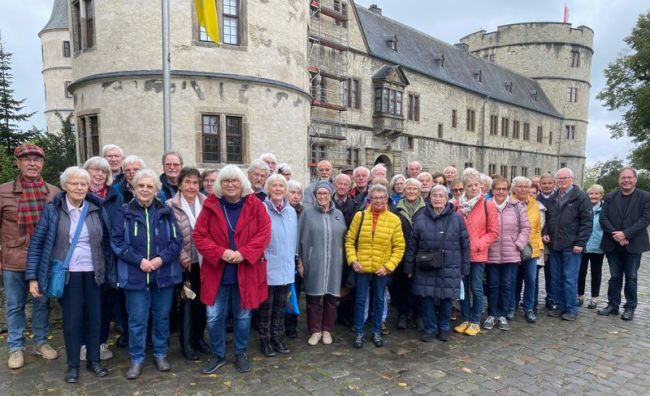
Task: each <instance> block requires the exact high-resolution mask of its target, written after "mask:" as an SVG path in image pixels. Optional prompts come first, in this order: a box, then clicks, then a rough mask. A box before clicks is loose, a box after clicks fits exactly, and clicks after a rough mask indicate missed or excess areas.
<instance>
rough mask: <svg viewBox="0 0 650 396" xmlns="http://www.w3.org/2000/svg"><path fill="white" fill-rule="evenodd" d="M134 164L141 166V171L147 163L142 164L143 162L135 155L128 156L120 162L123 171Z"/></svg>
mask: <svg viewBox="0 0 650 396" xmlns="http://www.w3.org/2000/svg"><path fill="white" fill-rule="evenodd" d="M136 162H139V163H140V165H142V169H144V168H146V167H147V163H146V162H144V160H143V159H142V158H140V157H138V156H137V155H129V156H128V157H126V158H124V161H122V169H125V168H126V167H127V166H129V165H131V164H135V163H136Z"/></svg>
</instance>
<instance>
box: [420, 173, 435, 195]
mask: <svg viewBox="0 0 650 396" xmlns="http://www.w3.org/2000/svg"><path fill="white" fill-rule="evenodd" d="M418 181H419V182H420V184H421V185H422V187H421V188H420V195H421V196H422V198H424V199H425V200H426V201H429V194H430V193H431V187H433V184H434V183H433V176H432V175H431V173H429V172H422V173H420V174H419V175H418Z"/></svg>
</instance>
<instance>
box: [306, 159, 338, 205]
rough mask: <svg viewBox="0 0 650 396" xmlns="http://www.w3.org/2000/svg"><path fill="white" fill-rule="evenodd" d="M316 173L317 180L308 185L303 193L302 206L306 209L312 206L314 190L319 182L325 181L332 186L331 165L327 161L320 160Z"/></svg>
mask: <svg viewBox="0 0 650 396" xmlns="http://www.w3.org/2000/svg"><path fill="white" fill-rule="evenodd" d="M316 172H318V180H316V181H315V182H313V183H312V184H310V185H308V186H307V187H306V188H305V193H304V194H303V196H304V198H303V201H302V205H303V206H304V207H305V208H308V207H310V206H312V205H314V188H315V187H316V184H317V183H318V182H319V181H325V182H328V183H330V184H333V180H332V163H331V162H329V161H328V160H322V161H320V162H319V163H318V165H317V166H316Z"/></svg>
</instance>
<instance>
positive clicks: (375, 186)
mask: <svg viewBox="0 0 650 396" xmlns="http://www.w3.org/2000/svg"><path fill="white" fill-rule="evenodd" d="M377 191H379V192H383V193H385V194H386V195H388V189H387V188H386V187H384V186H383V185H381V184H373V185H372V186H370V188H369V189H368V197H369V198H372V195H373V194H374V193H375V192H377Z"/></svg>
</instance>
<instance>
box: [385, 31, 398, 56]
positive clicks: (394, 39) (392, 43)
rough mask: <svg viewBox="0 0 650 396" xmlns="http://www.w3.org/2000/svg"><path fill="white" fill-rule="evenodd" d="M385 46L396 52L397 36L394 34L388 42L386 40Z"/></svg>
mask: <svg viewBox="0 0 650 396" xmlns="http://www.w3.org/2000/svg"><path fill="white" fill-rule="evenodd" d="M386 45H387V46H388V48H390V49H392V50H393V51H395V52H397V35H396V34H394V35H393V36H392V37H389V38H388V40H386Z"/></svg>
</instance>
